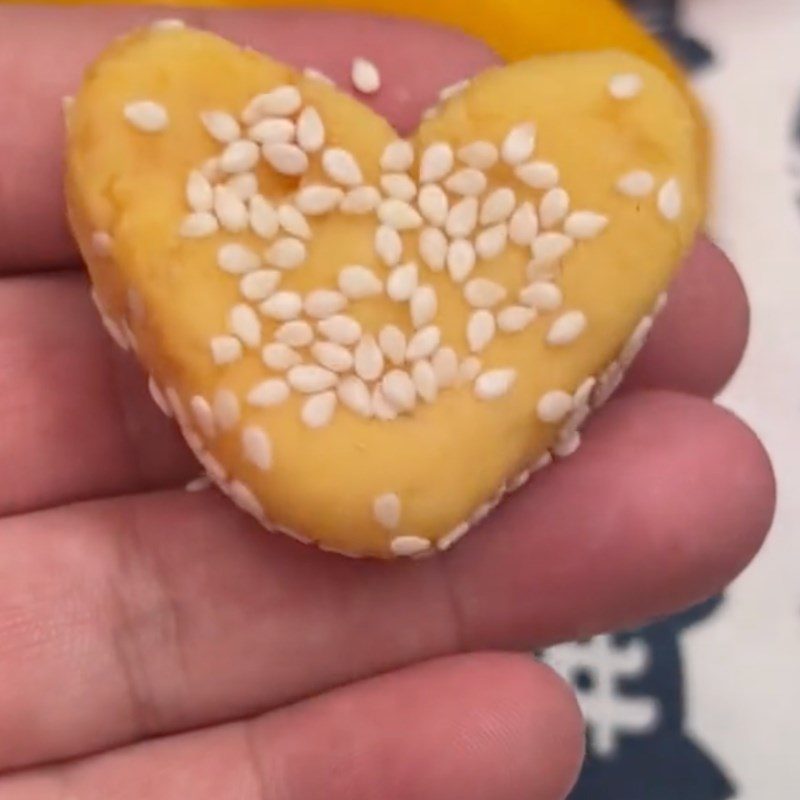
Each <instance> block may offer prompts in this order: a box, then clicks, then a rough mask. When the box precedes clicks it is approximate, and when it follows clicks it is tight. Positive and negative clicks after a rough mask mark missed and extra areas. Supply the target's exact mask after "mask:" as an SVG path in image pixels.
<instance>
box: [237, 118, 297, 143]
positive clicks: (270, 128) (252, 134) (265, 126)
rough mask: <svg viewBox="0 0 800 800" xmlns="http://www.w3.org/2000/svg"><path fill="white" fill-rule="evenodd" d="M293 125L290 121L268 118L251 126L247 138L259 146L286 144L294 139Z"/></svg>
mask: <svg viewBox="0 0 800 800" xmlns="http://www.w3.org/2000/svg"><path fill="white" fill-rule="evenodd" d="M294 135H295V124H294V122H292V121H291V120H290V119H280V118H275V117H268V118H267V119H262V120H261V122H257V123H256V124H255V125H251V126H250V128H248V130H247V137H248V138H249V139H252V140H253V141H254V142H258V143H259V144H260V145H265V144H288V143H289V142H291V141H292V139H294Z"/></svg>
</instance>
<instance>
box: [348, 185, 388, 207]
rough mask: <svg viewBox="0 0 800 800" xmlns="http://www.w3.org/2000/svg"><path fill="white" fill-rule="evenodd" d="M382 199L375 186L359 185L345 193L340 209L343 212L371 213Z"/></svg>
mask: <svg viewBox="0 0 800 800" xmlns="http://www.w3.org/2000/svg"><path fill="white" fill-rule="evenodd" d="M380 201H381V194H380V192H379V191H378V190H377V189H376V188H375V187H374V186H359V187H357V188H356V189H351V190H350V191H349V192H348V193H347V194H346V195H345V197H344V200H342V202H341V205H340V206H339V210H340V211H341V212H342V213H343V214H369V213H371V212H373V211H374V210H375V209H376V208H377V207H378V203H380Z"/></svg>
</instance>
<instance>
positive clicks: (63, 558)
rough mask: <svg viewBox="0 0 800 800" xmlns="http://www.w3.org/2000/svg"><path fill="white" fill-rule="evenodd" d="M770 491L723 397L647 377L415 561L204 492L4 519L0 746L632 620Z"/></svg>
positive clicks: (58, 744)
mask: <svg viewBox="0 0 800 800" xmlns="http://www.w3.org/2000/svg"><path fill="white" fill-rule="evenodd" d="M773 491H774V488H773V483H772V474H771V471H770V467H769V464H768V462H767V459H766V457H765V455H764V453H763V450H762V449H761V447H760V445H759V444H758V442H757V440H756V439H755V437H754V436H753V435H752V434H751V433H750V432H749V431H748V430H747V429H746V428H744V426H742V425H741V424H740V423H739V422H737V421H736V420H735V419H734V418H733V417H731V416H730V415H728V414H727V413H725V412H723V411H721V410H719V409H717V408H715V407H713V406H711V405H710V404H708V403H707V402H705V401H701V400H697V399H693V398H689V397H684V396H679V395H671V394H666V393H653V394H642V395H632V396H630V397H628V398H625V399H621V400H619V401H617V402H615V403H612V404H610V405H609V406H608V407H607V408H606V409H605V411H604V412H603V413H602V414H601V415H600V416H599V417H598V419H597V421H596V422H595V423H594V424H593V425H592V426H591V428H590V430H589V431H588V432H587V435H586V442H585V444H584V446H583V448H582V449H581V450H579V451H578V453H577V454H576V455H575V456H573V457H572V458H570V459H568V460H566V461H564V462H561V463H559V464H558V465H556V466H555V467H553V468H552V469H549V470H546V471H544V472H542V473H540V474H539V475H537V476H536V477H535V479H534V480H533V481H532V482H531V484H530V485H529V486H528V487H527V488H526V489H525V490H523V491H521V492H519V493H518V494H516V495H515V496H513V497H511V498H509V499H508V500H507V501H506V502H505V503H504V504H502V505H501V506H500V508H499V509H498V510H497V512H496V513H495V514H494V515H493V516H491V517H490V518H489V520H488V521H486V523H485V524H484V525H483V526H482V529H481V530H478V531H476V532H474V533H473V534H472V535H471V536H470V537H469V538H468V539H467V540H466V541H465V542H463V543H462V544H461V545H460V546H459V547H458V548H456V549H455V550H454V551H453V552H452V553H450V554H448V555H447V556H446V557H440V558H436V559H432V560H430V561H426V562H419V563H413V564H400V565H386V564H378V563H372V562H353V561H348V560H346V559H342V558H339V557H333V556H329V555H326V554H323V553H319V552H316V551H314V550H313V549H311V548H308V547H304V546H301V545H296V544H295V543H293V542H290V541H287V540H285V539H284V538H283V537H280V536H275V535H269V534H264V533H263V532H259V530H258V528H257V526H255V525H254V524H253V523H251V522H250V521H249V520H247V519H246V518H245V517H243V516H241V515H239V514H238V513H237V512H236V511H235V510H234V509H232V507H231V506H230V505H229V504H228V503H227V502H226V501H224V500H223V499H221V498H219V497H218V496H217V495H216V494H215V493H212V492H207V493H204V494H202V495H199V496H198V495H186V494H185V493H176V492H167V493H162V494H158V495H149V496H138V497H131V498H121V499H117V500H114V501H101V502H96V503H91V504H84V505H82V506H72V507H69V508H64V509H60V510H54V511H48V512H42V513H40V514H37V515H30V516H27V517H19V518H14V519H9V520H5V521H3V522H2V523H0V585H2V586H3V587H4V589H3V593H2V595H0V741H3V742H4V743H5V744H4V747H3V748H2V751H0V758H2V759H3V762H2V763H3V764H4V765H5V766H12V765H19V764H26V763H31V762H35V761H38V760H45V759H54V758H63V757H66V756H69V755H73V754H76V753H82V752H88V751H93V750H96V749H99V748H104V747H109V746H111V745H114V744H119V743H123V742H126V741H131V740H135V739H137V738H140V737H142V736H145V735H148V734H153V733H161V732H165V731H174V730H179V729H185V728H188V727H193V726H198V725H204V724H209V723H211V722H216V721H220V720H224V719H229V718H235V717H239V716H243V715H245V714H248V713H253V712H254V710H256V709H258V710H261V709H266V708H270V707H275V706H279V705H283V704H285V703H287V702H290V701H293V700H296V699H297V698H299V697H303V696H306V695H310V694H314V693H317V692H320V691H323V690H325V689H326V688H329V687H331V686H333V685H338V684H342V683H346V682H348V681H351V680H354V679H356V678H359V677H363V676H366V675H369V674H372V673H376V672H382V671H385V670H388V669H392V668H395V667H397V666H398V665H401V664H406V663H409V662H412V661H416V660H421V659H426V658H430V657H433V656H436V655H440V654H443V653H449V652H454V651H458V650H464V649H466V650H471V649H484V648H485V647H487V646H490V647H516V646H519V647H528V646H530V647H534V646H543V645H546V644H550V643H552V642H555V641H558V640H565V639H573V638H579V637H583V636H588V635H590V634H593V633H596V632H599V631H603V630H608V629H612V628H613V629H616V628H619V627H621V626H627V625H633V624H635V623H638V622H642V621H644V620H646V619H649V618H651V617H653V616H656V615H661V614H665V613H667V612H669V611H672V610H675V609H677V608H680V607H682V606H686V605H689V604H691V603H693V602H696V601H698V600H700V599H702V598H705V597H707V596H709V595H710V594H712V593H714V592H716V591H718V590H719V589H720V588H721V587H722V586H723V585H725V584H726V583H727V582H728V581H729V580H730V579H731V578H732V577H733V576H734V575H735V574H736V573H737V572H738V571H739V570H740V569H741V568H742V567H743V566H744V564H746V563H747V561H748V560H749V559H750V558H751V557H752V555H753V554H754V553H755V551H756V550H757V549H758V547H759V545H760V543H761V541H762V539H763V536H764V534H765V531H766V529H767V528H768V527H769V523H770V519H771V514H772V508H773V502H774V495H773ZM75 643H80V646H76V644H75ZM54 676H58V685H59V691H58V692H57V693H53V692H52V691H51V687H52V685H53V681H54V679H55V678H54ZM44 719H46V720H47V724H46V725H42V724H40V721H41V720H44Z"/></svg>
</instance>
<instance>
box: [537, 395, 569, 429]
mask: <svg viewBox="0 0 800 800" xmlns="http://www.w3.org/2000/svg"><path fill="white" fill-rule="evenodd" d="M570 411H572V395H570V394H569V393H568V392H563V391H561V390H560V389H559V390H556V391H552V392H547V394H544V395H542V397H541V399H540V400H539V403H538V405H537V406H536V413H537V415H538V417H539V419H540V420H541V421H542V422H544V423H547V424H549V425H552V424H555V423H558V422H561V420H563V419H564V417H566V416H567V414H569V412H570Z"/></svg>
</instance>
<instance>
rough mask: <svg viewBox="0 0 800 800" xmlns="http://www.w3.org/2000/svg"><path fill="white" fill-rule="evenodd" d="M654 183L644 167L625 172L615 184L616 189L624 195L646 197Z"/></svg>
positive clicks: (653, 179)
mask: <svg viewBox="0 0 800 800" xmlns="http://www.w3.org/2000/svg"><path fill="white" fill-rule="evenodd" d="M655 185H656V181H655V178H654V177H653V176H652V174H651V173H649V172H648V171H647V170H644V169H635V170H633V171H631V172H626V173H625V174H624V175H623V176H622V177H621V178H620V179H619V180H618V181H617V184H616V186H617V191H618V192H620V193H621V194H624V195H625V196H626V197H647V195H649V194H650V192H652V191H653V189H654V188H655Z"/></svg>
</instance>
